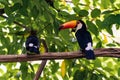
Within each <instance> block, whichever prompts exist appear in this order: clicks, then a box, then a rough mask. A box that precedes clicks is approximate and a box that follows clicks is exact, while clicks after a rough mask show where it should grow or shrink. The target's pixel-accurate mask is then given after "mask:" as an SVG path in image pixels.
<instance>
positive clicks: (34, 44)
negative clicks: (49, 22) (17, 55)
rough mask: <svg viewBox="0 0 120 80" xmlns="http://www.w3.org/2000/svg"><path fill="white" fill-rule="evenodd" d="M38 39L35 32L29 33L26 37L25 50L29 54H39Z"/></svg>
mask: <svg viewBox="0 0 120 80" xmlns="http://www.w3.org/2000/svg"><path fill="white" fill-rule="evenodd" d="M39 43H40V42H39V39H38V37H37V36H36V31H31V33H30V35H29V36H28V37H27V40H26V43H25V45H26V50H27V51H29V52H30V53H36V54H39V53H40V52H39V46H40V44H39Z"/></svg>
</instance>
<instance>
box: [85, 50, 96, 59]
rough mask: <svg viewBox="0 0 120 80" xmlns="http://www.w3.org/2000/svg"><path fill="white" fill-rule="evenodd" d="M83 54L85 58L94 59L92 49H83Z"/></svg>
mask: <svg viewBox="0 0 120 80" xmlns="http://www.w3.org/2000/svg"><path fill="white" fill-rule="evenodd" d="M85 55H86V58H87V59H93V60H94V59H95V54H94V52H93V50H85Z"/></svg>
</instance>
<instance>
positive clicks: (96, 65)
mask: <svg viewBox="0 0 120 80" xmlns="http://www.w3.org/2000/svg"><path fill="white" fill-rule="evenodd" d="M94 66H95V67H101V66H102V65H101V61H100V60H99V59H96V60H95V63H94Z"/></svg>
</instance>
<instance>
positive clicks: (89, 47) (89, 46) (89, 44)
mask: <svg viewBox="0 0 120 80" xmlns="http://www.w3.org/2000/svg"><path fill="white" fill-rule="evenodd" d="M85 50H87V51H88V50H93V47H92V44H91V42H89V43H88V44H87V47H86V48H85Z"/></svg>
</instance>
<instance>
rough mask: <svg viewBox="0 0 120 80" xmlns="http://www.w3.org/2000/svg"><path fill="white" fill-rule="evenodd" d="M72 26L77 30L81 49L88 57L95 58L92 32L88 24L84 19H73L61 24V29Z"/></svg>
mask: <svg viewBox="0 0 120 80" xmlns="http://www.w3.org/2000/svg"><path fill="white" fill-rule="evenodd" d="M68 28H72V31H74V32H75V36H76V38H77V41H78V44H79V46H80V48H81V51H82V52H83V53H85V57H86V59H90V60H94V59H95V54H94V51H93V47H92V45H93V44H92V38H91V34H90V32H88V31H87V27H86V24H85V23H84V22H83V21H82V20H72V21H68V22H65V23H63V24H61V25H60V27H59V30H63V29H68Z"/></svg>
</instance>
